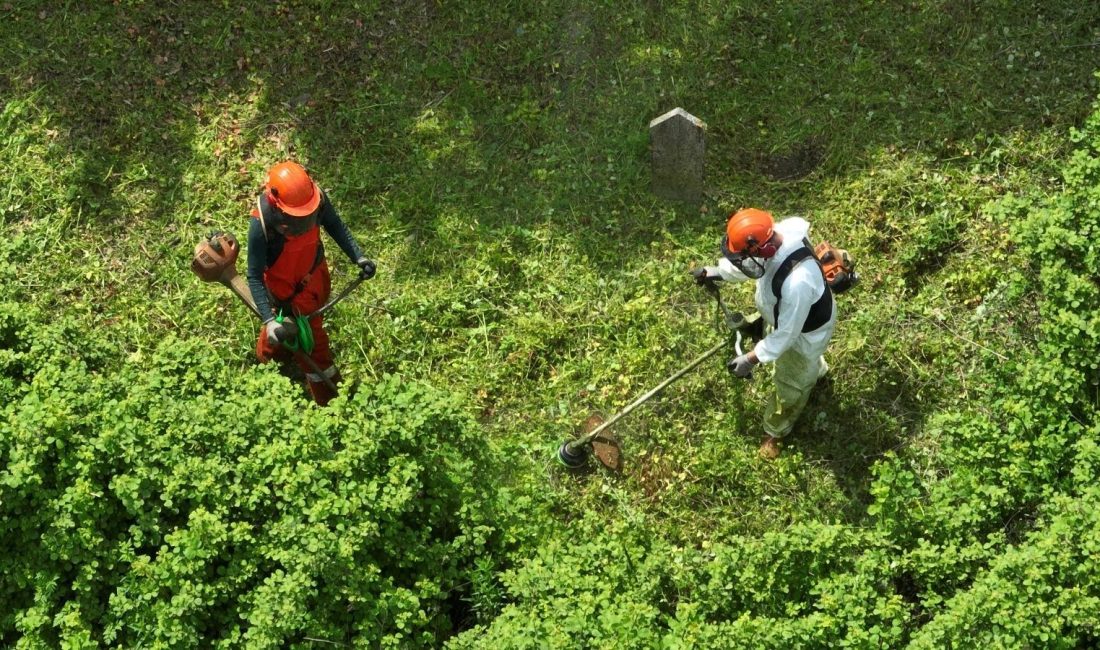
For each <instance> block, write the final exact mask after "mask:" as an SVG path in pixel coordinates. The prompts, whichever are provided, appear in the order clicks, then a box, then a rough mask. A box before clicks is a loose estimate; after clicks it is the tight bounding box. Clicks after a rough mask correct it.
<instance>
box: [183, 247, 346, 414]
mask: <svg viewBox="0 0 1100 650" xmlns="http://www.w3.org/2000/svg"><path fill="white" fill-rule="evenodd" d="M240 252H241V246H240V244H239V243H238V242H237V238H236V237H234V236H233V234H232V233H228V232H214V233H211V234H210V235H209V236H208V237H207V238H206V239H204V240H202V241H200V242H199V243H198V245H197V246H195V255H194V257H193V258H192V260H191V270H192V271H194V272H195V275H197V276H199V279H201V280H202V281H203V282H220V283H221V284H223V285H225V286H226V287H228V288H229V290H230V291H232V292H233V293H234V294H235V295H236V296H237V297H238V298H240V299H241V302H243V303H244V304H245V306H247V307H248V308H249V309H250V310H252V313H253V314H255V315H256V317H257V318H259V319H260V320H261V321H262V320H263V316H262V315H261V314H260V310H259V308H257V307H256V301H255V300H253V298H252V291H250V290H249V288H248V283H246V282H245V280H244V278H242V277H241V276H240V275H238V274H237V257H238V256H239V255H240ZM365 279H366V277H365V276H362V275H360V276H359V277H358V278H356V279H355V280H354V281H353V282H352V283H351V284H349V285H348V286H347V287H346V288H345V289H344V290H343V291H341V292H340V293H339V294H337V295H336V297H334V298H332V299H331V300H329V301H328V302H327V303H325V304H324V305H323V306H322V307H321V308H319V309H318V310H317V311H314V312H313V313H311V314H309V315H308V316H301V317H297V318H286V319H283V320H282V321H280V322H281V323H282V325H283V329H284V330H285V331H286V337H285V338H284V339H283V341H282V343H283V346H284V347H286V348H287V349H288V350H290V351H291V353H292V354H293V355H294V357H295V359H298V360H300V361H302V362H304V363H305V364H306V365H307V366H308V367H309V368H310V369H311V370H312V371H313V372H314V373H315V374H317V375H319V376H320V377H321V378H322V379H323V380H324V382H325V385H326V386H327V387H328V388H329V390H331V391H332V393H333V395H335V394H336V384H334V383H333V382H332V380H331V379H329V378H327V377H325V375H324V373H323V372H322V371H321V369H320V368H319V367H317V363H316V362H315V361H314V360H313V359H312V358H311V357H310V356H309V354H307V352H308V351H309V350H311V349H312V347H313V345H312V330H311V329H310V327H309V320H310V319H311V318H313V317H315V316H321V315H323V314H324V313H325V312H327V311H328V310H330V309H332V307H333V305H335V304H336V303H338V302H340V301H341V300H343V299H344V298H346V297H347V296H348V295H349V294H350V293H351V292H352V291H354V290H355V288H356V287H358V286H359V285H360V284H362V283H363V280H365Z"/></svg>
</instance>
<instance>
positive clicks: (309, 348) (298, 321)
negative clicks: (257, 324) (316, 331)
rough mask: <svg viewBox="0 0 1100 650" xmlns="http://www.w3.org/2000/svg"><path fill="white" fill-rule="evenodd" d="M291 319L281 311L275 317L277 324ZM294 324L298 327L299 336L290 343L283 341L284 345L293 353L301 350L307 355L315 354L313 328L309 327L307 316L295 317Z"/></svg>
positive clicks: (289, 341)
mask: <svg viewBox="0 0 1100 650" xmlns="http://www.w3.org/2000/svg"><path fill="white" fill-rule="evenodd" d="M288 318H289V317H288V316H285V315H283V312H282V310H279V314H278V315H277V316H275V322H276V323H282V322H284V321H285V320H287V319H288ZM293 318H294V324H295V325H297V326H298V336H296V337H294V338H293V339H290V340H288V341H283V345H284V346H286V348H287V349H288V350H290V351H291V352H297V351H299V350H301V351H302V352H305V353H306V354H313V328H311V327H310V326H309V321H308V320H306V317H305V316H294V317H293Z"/></svg>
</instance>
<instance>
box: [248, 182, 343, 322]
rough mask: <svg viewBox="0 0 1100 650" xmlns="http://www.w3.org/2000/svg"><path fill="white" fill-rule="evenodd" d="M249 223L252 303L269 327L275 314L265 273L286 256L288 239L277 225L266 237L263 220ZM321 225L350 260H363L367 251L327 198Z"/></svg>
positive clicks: (320, 251) (321, 249) (319, 217)
mask: <svg viewBox="0 0 1100 650" xmlns="http://www.w3.org/2000/svg"><path fill="white" fill-rule="evenodd" d="M273 209H274V208H273ZM249 221H250V223H249V224H248V288H249V290H251V291H252V299H253V300H255V301H256V308H257V309H258V310H259V312H260V313H261V314H263V316H261V318H262V319H263V322H265V323H266V322H267V321H269V320H271V319H272V318H274V317H275V313H274V311H273V310H272V308H271V296H270V295H269V294H268V291H267V287H266V286H264V271H265V270H267V269H268V268H270V267H271V265H273V264H274V263H275V260H276V259H278V257H279V254H280V253H282V250H283V244H285V243H286V237H284V236H283V235H282V233H280V232H278V231H277V230H275V228H274V224H272V223H270V222H268V224H267V236H266V237H265V236H264V228H263V226H261V225H260V220H259V219H250V220H249ZM317 221H318V224H319V225H320V227H322V228H324V229H325V232H327V233H328V235H329V237H332V240H333V241H335V242H336V245H337V246H339V247H340V250H342V251H344V254H345V255H347V256H348V259H350V260H351V261H352V262H355V261H357V260H358V259H359V258H361V257H363V251H362V250H361V249H360V248H359V244H357V243H356V242H355V238H354V237H352V234H351V231H350V230H348V226H347V224H345V223H344V220H343V219H341V218H340V215H338V214H336V208H334V207H332V202H331V201H329V200H328V197H327V196H326V197H325V198H324V199H323V200H322V201H321V209H320V212H319V213H318V215H317ZM317 246H318V249H317V255H318V256H319V257H323V256H324V254H325V253H324V246H323V244H322V243H321V242H320V241H318V242H317Z"/></svg>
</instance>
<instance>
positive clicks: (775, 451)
mask: <svg viewBox="0 0 1100 650" xmlns="http://www.w3.org/2000/svg"><path fill="white" fill-rule="evenodd" d="M760 456H761V458H766V459H767V460H775V459H776V458H779V438H775V437H772V436H769V435H765V436H764V441H763V442H761V443H760Z"/></svg>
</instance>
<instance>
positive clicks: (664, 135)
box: [649, 108, 707, 205]
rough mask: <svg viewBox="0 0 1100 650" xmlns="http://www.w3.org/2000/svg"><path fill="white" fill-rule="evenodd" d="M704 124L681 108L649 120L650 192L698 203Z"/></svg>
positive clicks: (705, 147) (700, 189)
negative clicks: (651, 177)
mask: <svg viewBox="0 0 1100 650" xmlns="http://www.w3.org/2000/svg"><path fill="white" fill-rule="evenodd" d="M706 132H707V125H706V123H704V122H703V121H702V120H700V119H699V118H697V117H695V116H694V115H692V114H691V113H688V112H687V111H685V110H684V109H682V108H674V109H672V110H671V111H669V112H667V113H665V114H664V115H662V116H660V117H658V118H655V119H654V120H652V121H651V122H650V123H649V150H650V156H651V162H652V166H653V167H652V173H653V193H654V194H656V195H657V196H660V197H662V198H666V199H672V200H674V201H684V202H688V203H693V204H696V205H698V204H699V203H701V202H702V201H703V160H704V158H705V157H706V153H707V142H706Z"/></svg>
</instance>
